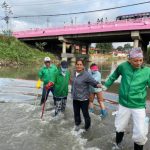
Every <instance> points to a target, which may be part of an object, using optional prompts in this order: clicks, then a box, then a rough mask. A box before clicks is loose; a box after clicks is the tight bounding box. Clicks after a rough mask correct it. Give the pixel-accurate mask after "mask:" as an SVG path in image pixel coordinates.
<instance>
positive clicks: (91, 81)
mask: <svg viewBox="0 0 150 150" xmlns="http://www.w3.org/2000/svg"><path fill="white" fill-rule="evenodd" d="M86 82H87V83H89V84H90V85H91V86H93V87H95V88H97V84H99V82H97V81H96V80H95V79H93V77H92V76H91V75H90V74H89V73H88V74H87V78H86Z"/></svg>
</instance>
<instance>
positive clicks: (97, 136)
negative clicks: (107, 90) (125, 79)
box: [0, 78, 149, 150]
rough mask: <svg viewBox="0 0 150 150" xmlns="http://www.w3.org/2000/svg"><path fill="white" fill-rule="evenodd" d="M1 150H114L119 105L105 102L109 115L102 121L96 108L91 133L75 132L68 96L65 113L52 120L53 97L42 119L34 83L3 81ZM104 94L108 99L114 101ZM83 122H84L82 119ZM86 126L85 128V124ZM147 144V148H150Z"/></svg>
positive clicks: (127, 149) (126, 145)
mask: <svg viewBox="0 0 150 150" xmlns="http://www.w3.org/2000/svg"><path fill="white" fill-rule="evenodd" d="M0 87H1V88H0V102H1V103H0V133H1V134H0V150H100V149H101V150H111V147H112V143H113V142H114V138H115V129H114V116H112V112H114V111H116V109H117V105H114V104H110V103H109V102H107V103H106V105H107V108H108V110H109V116H108V117H107V118H106V119H105V120H101V119H100V117H99V116H98V110H97V107H96V110H95V114H91V118H92V127H91V129H90V130H89V131H88V132H83V129H81V130H80V131H79V132H76V131H74V119H73V108H72V100H71V98H70V96H69V98H68V103H67V108H66V111H65V113H64V114H61V115H59V116H58V117H53V115H54V106H53V100H52V97H51V96H50V97H49V99H48V101H47V104H46V110H45V113H44V120H41V119H40V115H41V107H40V106H39V105H38V104H39V101H40V98H38V100H37V101H36V103H37V105H35V98H36V95H37V93H40V94H41V89H40V90H39V91H38V92H37V90H36V89H35V81H26V80H15V79H2V78H1V79H0ZM113 96H114V97H112V96H111V95H109V94H105V98H107V99H109V98H110V97H111V98H112V99H115V98H116V96H117V95H113ZM82 120H83V119H82ZM82 126H83V125H82ZM129 131H131V125H129V128H128V129H127V134H126V135H125V142H124V148H125V150H131V149H133V141H132V140H131V134H129ZM148 146H149V145H148V144H147V145H146V148H148Z"/></svg>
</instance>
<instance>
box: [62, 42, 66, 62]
mask: <svg viewBox="0 0 150 150" xmlns="http://www.w3.org/2000/svg"><path fill="white" fill-rule="evenodd" d="M66 49H67V45H66V42H63V43H62V54H66ZM62 60H66V61H67V57H62Z"/></svg>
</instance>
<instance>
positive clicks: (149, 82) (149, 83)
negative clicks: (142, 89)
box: [148, 73, 150, 88]
mask: <svg viewBox="0 0 150 150" xmlns="http://www.w3.org/2000/svg"><path fill="white" fill-rule="evenodd" d="M148 87H149V88H150V73H149V80H148Z"/></svg>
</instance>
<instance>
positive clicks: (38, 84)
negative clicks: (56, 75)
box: [36, 79, 42, 89]
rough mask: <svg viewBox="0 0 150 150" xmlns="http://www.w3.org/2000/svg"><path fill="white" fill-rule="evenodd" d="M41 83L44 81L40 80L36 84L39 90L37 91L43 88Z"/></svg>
mask: <svg viewBox="0 0 150 150" xmlns="http://www.w3.org/2000/svg"><path fill="white" fill-rule="evenodd" d="M41 83H42V81H41V80H40V79H39V80H38V81H37V83H36V88H37V89H39V88H41Z"/></svg>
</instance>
